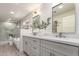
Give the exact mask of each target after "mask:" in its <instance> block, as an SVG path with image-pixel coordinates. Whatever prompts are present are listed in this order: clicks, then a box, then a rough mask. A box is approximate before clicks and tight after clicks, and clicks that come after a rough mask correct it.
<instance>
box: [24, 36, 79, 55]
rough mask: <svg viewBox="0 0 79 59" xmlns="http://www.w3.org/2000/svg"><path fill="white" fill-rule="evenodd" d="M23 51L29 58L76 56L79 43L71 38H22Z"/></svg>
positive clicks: (78, 50) (78, 53) (78, 51)
mask: <svg viewBox="0 0 79 59" xmlns="http://www.w3.org/2000/svg"><path fill="white" fill-rule="evenodd" d="M23 51H24V52H25V53H26V54H28V55H29V56H78V55H79V41H78V39H73V38H68V39H67V38H55V37H50V36H49V37H47V36H46V37H45V36H33V35H28V36H23Z"/></svg>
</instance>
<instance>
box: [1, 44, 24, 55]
mask: <svg viewBox="0 0 79 59" xmlns="http://www.w3.org/2000/svg"><path fill="white" fill-rule="evenodd" d="M0 56H25V54H24V53H20V52H19V51H18V50H17V49H16V48H15V46H13V45H12V46H10V45H9V44H5V45H0Z"/></svg>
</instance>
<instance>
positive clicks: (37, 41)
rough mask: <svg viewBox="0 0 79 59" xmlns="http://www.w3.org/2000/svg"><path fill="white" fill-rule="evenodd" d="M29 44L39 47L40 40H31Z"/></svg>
mask: <svg viewBox="0 0 79 59" xmlns="http://www.w3.org/2000/svg"><path fill="white" fill-rule="evenodd" d="M31 44H32V45H35V46H36V45H37V46H38V45H40V40H39V39H32V41H31Z"/></svg>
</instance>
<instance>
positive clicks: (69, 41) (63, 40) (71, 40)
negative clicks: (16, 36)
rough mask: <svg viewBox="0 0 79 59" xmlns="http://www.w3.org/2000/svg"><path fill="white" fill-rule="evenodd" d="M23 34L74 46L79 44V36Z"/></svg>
mask: <svg viewBox="0 0 79 59" xmlns="http://www.w3.org/2000/svg"><path fill="white" fill-rule="evenodd" d="M22 36H27V37H32V38H38V39H43V40H49V41H53V42H58V43H63V44H69V45H73V46H79V39H77V38H59V37H55V36H53V35H52V36H47V35H32V34H26V35H22Z"/></svg>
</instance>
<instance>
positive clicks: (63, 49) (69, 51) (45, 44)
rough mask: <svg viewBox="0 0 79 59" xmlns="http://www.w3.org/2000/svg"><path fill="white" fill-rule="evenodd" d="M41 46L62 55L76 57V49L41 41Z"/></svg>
mask: <svg viewBox="0 0 79 59" xmlns="http://www.w3.org/2000/svg"><path fill="white" fill-rule="evenodd" d="M41 46H43V47H45V48H48V49H51V50H54V51H57V52H60V53H62V54H64V55H74V56H75V55H78V47H74V46H70V45H65V44H60V43H55V42H51V41H47V40H41Z"/></svg>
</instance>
